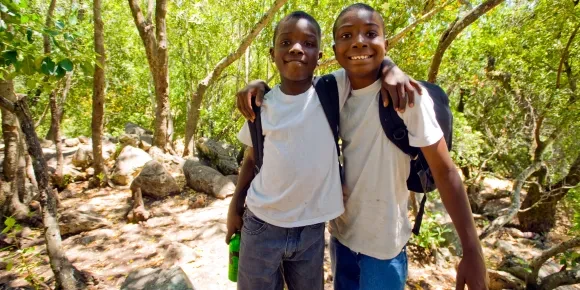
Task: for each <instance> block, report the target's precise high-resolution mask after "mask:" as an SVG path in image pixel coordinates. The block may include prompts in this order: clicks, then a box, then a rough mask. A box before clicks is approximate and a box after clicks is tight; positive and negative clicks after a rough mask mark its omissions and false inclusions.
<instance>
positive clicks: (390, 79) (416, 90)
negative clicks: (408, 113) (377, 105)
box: [381, 66, 421, 113]
mask: <svg viewBox="0 0 580 290" xmlns="http://www.w3.org/2000/svg"><path fill="white" fill-rule="evenodd" d="M381 79H382V81H383V82H382V88H381V96H382V98H383V106H385V107H386V106H388V105H389V101H390V100H389V96H391V99H392V101H393V105H394V106H395V111H398V112H401V113H402V112H404V111H405V107H406V106H407V103H409V107H411V108H412V107H413V105H414V104H415V96H417V95H420V94H421V86H420V85H419V82H417V81H416V80H414V79H412V78H410V77H409V76H408V75H406V74H405V73H404V72H403V71H402V70H401V69H400V68H399V67H398V66H384V67H383V69H382V72H381ZM407 96H408V97H407Z"/></svg>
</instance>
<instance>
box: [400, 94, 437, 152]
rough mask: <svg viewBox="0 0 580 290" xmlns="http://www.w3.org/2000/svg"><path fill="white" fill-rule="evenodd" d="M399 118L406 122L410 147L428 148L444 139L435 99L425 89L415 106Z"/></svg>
mask: <svg viewBox="0 0 580 290" xmlns="http://www.w3.org/2000/svg"><path fill="white" fill-rule="evenodd" d="M399 116H400V117H401V118H402V119H403V121H404V122H405V125H406V126H407V130H408V131H409V145H411V146H413V147H427V146H430V145H433V144H435V143H436V142H437V141H439V140H440V139H441V138H442V137H443V131H441V127H439V123H437V119H436V118H435V110H434V108H433V99H431V96H429V93H428V92H427V90H426V89H425V88H423V93H422V94H421V95H420V96H417V97H415V106H413V107H412V108H411V107H408V106H407V109H405V112H404V113H399Z"/></svg>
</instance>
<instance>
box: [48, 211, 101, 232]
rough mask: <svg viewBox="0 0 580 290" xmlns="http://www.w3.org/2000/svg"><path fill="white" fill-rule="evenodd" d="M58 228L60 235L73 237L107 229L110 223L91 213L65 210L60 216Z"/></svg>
mask: <svg viewBox="0 0 580 290" xmlns="http://www.w3.org/2000/svg"><path fill="white" fill-rule="evenodd" d="M58 226H59V228H60V234H61V235H75V234H79V233H82V232H88V231H91V230H94V229H98V228H103V227H109V226H111V223H110V222H109V221H108V220H106V219H105V218H103V217H102V216H100V215H98V214H96V213H94V212H91V211H86V212H85V211H75V210H67V211H64V212H62V213H61V214H60V217H59V218H58Z"/></svg>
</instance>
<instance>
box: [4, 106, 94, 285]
mask: <svg viewBox="0 0 580 290" xmlns="http://www.w3.org/2000/svg"><path fill="white" fill-rule="evenodd" d="M0 106H1V107H2V108H3V109H6V110H9V111H11V112H13V113H15V114H16V116H17V117H18V120H19V122H20V127H21V128H22V132H23V133H24V134H23V135H24V137H25V138H26V144H27V145H28V153H29V154H30V155H31V156H32V157H33V158H34V162H33V166H34V173H35V175H36V179H37V181H38V186H39V190H40V193H41V198H40V203H41V206H42V221H43V224H44V237H45V239H46V249H47V253H48V257H49V259H50V266H51V268H52V271H53V273H54V276H55V280H56V289H64V290H69V289H71V290H72V289H75V290H76V289H86V278H85V277H84V275H83V274H82V273H81V272H80V271H79V270H77V269H76V268H75V267H74V266H73V265H72V264H71V262H70V261H69V260H68V259H67V258H66V256H65V252H64V250H63V249H62V239H61V236H60V229H59V227H58V220H57V208H56V200H57V198H56V192H55V190H53V189H52V187H51V186H50V184H49V176H48V166H47V164H46V159H45V158H44V155H43V154H42V148H41V147H40V142H39V141H38V136H37V135H36V131H34V122H33V120H32V117H31V116H30V110H29V109H28V105H27V104H26V100H25V99H21V100H18V101H16V102H15V103H13V102H10V101H9V100H7V99H6V98H4V97H2V96H1V95H0Z"/></svg>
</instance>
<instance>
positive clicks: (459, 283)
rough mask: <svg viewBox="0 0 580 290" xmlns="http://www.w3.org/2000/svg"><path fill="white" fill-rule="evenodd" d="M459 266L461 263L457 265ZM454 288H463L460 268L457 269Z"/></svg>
mask: <svg viewBox="0 0 580 290" xmlns="http://www.w3.org/2000/svg"><path fill="white" fill-rule="evenodd" d="M459 267H461V265H459ZM455 290H465V277H463V271H461V269H457V277H456V280H455Z"/></svg>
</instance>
